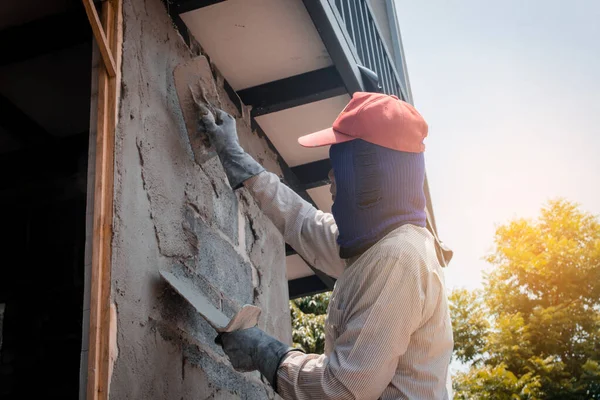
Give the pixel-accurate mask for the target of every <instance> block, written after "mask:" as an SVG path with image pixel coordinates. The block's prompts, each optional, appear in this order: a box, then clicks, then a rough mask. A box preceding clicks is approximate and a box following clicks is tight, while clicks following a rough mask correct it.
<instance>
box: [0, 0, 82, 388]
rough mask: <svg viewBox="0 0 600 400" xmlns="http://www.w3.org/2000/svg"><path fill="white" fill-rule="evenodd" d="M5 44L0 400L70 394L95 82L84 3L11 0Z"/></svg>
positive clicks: (0, 63)
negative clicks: (92, 73) (92, 85)
mask: <svg viewBox="0 0 600 400" xmlns="http://www.w3.org/2000/svg"><path fill="white" fill-rule="evenodd" d="M0 48H2V49H3V54H2V55H1V56H0V210H1V211H0V212H1V213H2V214H3V215H2V218H1V221H2V222H1V223H0V249H1V253H0V254H2V258H1V261H0V312H1V314H0V330H1V333H0V398H2V399H22V398H36V397H41V396H43V397H45V398H48V397H49V398H61V399H76V398H78V396H79V381H80V358H81V351H82V332H83V329H82V320H83V309H84V302H83V298H84V290H85V284H84V283H85V272H84V271H85V269H84V265H85V264H86V260H85V241H86V188H87V179H86V178H87V164H88V141H89V132H88V131H89V126H90V97H91V93H90V91H91V89H90V88H91V79H92V78H91V55H92V35H91V30H90V29H89V25H88V23H87V19H86V17H85V13H84V11H83V7H82V6H81V2H80V1H76V0H20V1H18V2H6V3H5V4H3V5H2V13H0ZM1 309H3V311H1ZM85 367H86V366H84V370H85Z"/></svg>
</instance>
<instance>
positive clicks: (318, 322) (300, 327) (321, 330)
mask: <svg viewBox="0 0 600 400" xmlns="http://www.w3.org/2000/svg"><path fill="white" fill-rule="evenodd" d="M330 297H331V292H326V293H321V294H316V295H314V296H306V297H301V298H298V299H295V300H291V301H290V312H291V316H292V340H293V342H294V347H296V348H299V349H302V350H303V351H305V352H307V353H315V354H323V352H324V350H325V316H326V313H327V306H328V305H329V298H330Z"/></svg>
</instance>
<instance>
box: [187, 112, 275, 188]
mask: <svg viewBox="0 0 600 400" xmlns="http://www.w3.org/2000/svg"><path fill="white" fill-rule="evenodd" d="M197 104H198V109H199V111H200V115H201V118H200V129H201V130H203V131H204V132H205V133H206V135H207V136H208V137H209V139H210V142H211V144H212V145H213V146H214V147H215V150H216V151H217V155H218V156H219V159H220V160H221V164H223V168H224V169H225V173H226V174H227V179H228V180H229V185H230V186H231V188H232V189H234V190H235V189H238V188H240V187H241V186H242V184H243V183H244V182H245V181H246V180H248V179H250V178H252V177H253V176H255V175H258V174H260V173H261V172H263V171H264V170H265V169H264V168H263V167H262V165H260V164H259V163H258V162H256V160H254V158H252V157H251V156H250V155H249V154H247V153H246V152H245V151H244V149H243V148H242V146H240V143H239V141H238V136H237V129H236V125H235V118H233V117H232V116H231V115H229V114H227V113H226V112H225V111H223V110H219V109H215V113H216V119H215V115H213V113H212V112H210V110H209V109H208V108H207V107H206V106H204V105H203V104H201V103H197Z"/></svg>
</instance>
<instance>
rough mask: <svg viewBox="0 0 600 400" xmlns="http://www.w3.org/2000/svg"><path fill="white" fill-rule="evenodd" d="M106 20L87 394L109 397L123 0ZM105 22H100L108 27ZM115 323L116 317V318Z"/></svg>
mask: <svg viewBox="0 0 600 400" xmlns="http://www.w3.org/2000/svg"><path fill="white" fill-rule="evenodd" d="M102 25H103V26H104V30H103V32H106V45H107V46H108V49H107V50H108V51H109V52H110V54H111V57H112V55H115V57H114V59H115V60H116V65H115V66H116V68H115V70H114V72H115V75H113V76H111V75H110V72H109V69H108V65H106V64H105V66H106V67H107V68H99V69H98V121H97V134H96V135H97V138H96V170H95V182H94V217H93V238H92V276H91V280H92V282H91V293H90V333H89V337H90V340H89V343H90V344H89V358H88V378H87V399H88V400H105V399H108V394H109V393H108V390H109V385H110V343H111V342H110V331H111V318H110V287H111V253H112V249H111V240H112V232H113V231H112V228H113V226H112V222H113V191H114V147H115V128H116V124H117V116H118V112H117V108H118V100H119V87H120V80H121V75H120V66H121V45H122V41H123V38H122V29H123V20H122V0H107V1H105V2H103V3H102ZM102 25H100V28H102ZM113 323H115V322H114V321H113Z"/></svg>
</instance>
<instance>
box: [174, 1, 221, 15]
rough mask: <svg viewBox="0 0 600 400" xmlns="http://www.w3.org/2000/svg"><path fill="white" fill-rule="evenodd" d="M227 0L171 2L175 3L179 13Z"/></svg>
mask: <svg viewBox="0 0 600 400" xmlns="http://www.w3.org/2000/svg"><path fill="white" fill-rule="evenodd" d="M224 1H226V0H175V1H171V2H170V3H171V4H172V5H173V7H174V9H175V11H176V12H177V14H183V13H186V12H189V11H194V10H197V9H199V8H204V7H208V6H212V5H214V4H218V3H222V2H224Z"/></svg>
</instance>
